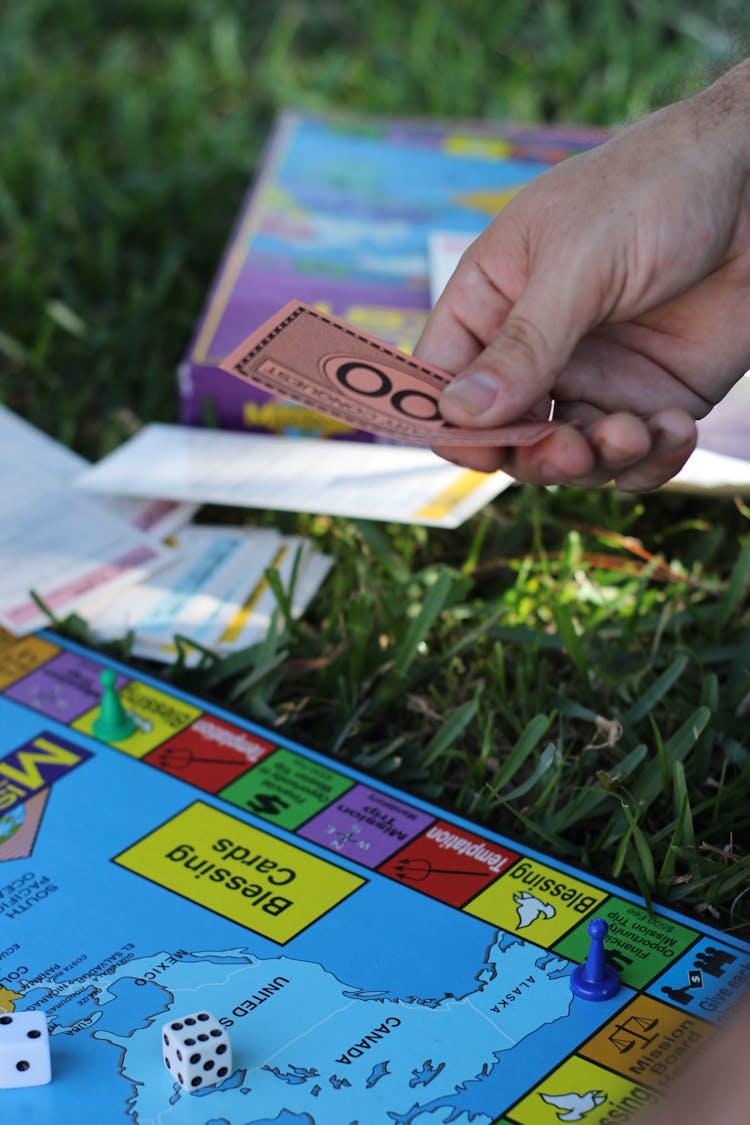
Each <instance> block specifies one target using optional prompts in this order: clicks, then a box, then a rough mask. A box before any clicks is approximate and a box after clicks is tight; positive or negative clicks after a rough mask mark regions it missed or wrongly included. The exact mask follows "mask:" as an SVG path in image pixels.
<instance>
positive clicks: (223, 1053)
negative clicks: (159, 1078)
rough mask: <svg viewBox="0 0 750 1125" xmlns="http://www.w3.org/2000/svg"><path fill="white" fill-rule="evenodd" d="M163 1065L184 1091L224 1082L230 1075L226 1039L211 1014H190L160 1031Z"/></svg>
mask: <svg viewBox="0 0 750 1125" xmlns="http://www.w3.org/2000/svg"><path fill="white" fill-rule="evenodd" d="M161 1038H162V1053H163V1055H164V1063H165V1066H166V1067H167V1069H168V1070H169V1072H170V1074H172V1075H173V1076H174V1077H175V1078H176V1079H177V1081H178V1082H179V1084H180V1085H181V1086H182V1087H183V1088H184V1089H185V1090H200V1089H201V1088H202V1087H204V1086H215V1085H216V1084H217V1083H218V1082H223V1081H224V1079H225V1078H226V1077H227V1075H228V1074H231V1072H232V1048H231V1045H230V1042H229V1036H228V1035H227V1033H226V1031H225V1030H224V1028H223V1027H222V1026H221V1024H220V1023H219V1021H218V1020H217V1019H215V1018H214V1016H212V1015H211V1013H210V1012H193V1013H192V1014H191V1015H189V1016H180V1018H179V1019H176V1020H170V1021H169V1023H165V1024H164V1026H163V1027H162V1029H161Z"/></svg>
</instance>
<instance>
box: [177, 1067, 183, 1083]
mask: <svg viewBox="0 0 750 1125" xmlns="http://www.w3.org/2000/svg"><path fill="white" fill-rule="evenodd" d="M177 1081H178V1082H179V1083H180V1085H181V1086H182V1083H183V1077H182V1075H181V1074H180V1072H179V1070H178V1071H177Z"/></svg>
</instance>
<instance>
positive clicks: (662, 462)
mask: <svg viewBox="0 0 750 1125" xmlns="http://www.w3.org/2000/svg"><path fill="white" fill-rule="evenodd" d="M696 440H697V429H696V425H695V421H694V419H693V418H691V417H690V415H689V414H686V413H685V412H684V411H682V410H664V411H659V412H657V413H656V414H654V415H652V417H651V418H649V419H645V420H644V419H642V418H637V417H636V416H635V415H633V414H627V413H624V412H620V413H617V414H608V415H604V416H601V417H599V418H598V419H596V420H594V421H592V422H590V423H589V424H588V425H587V426H586V427H585V428H581V429H577V428H575V427H573V426H563V427H561V428H560V429H559V430H555V431H554V433H552V434H550V435H549V436H548V437H546V438H544V439H543V440H542V441H540V442H537V443H536V444H535V445H530V446H524V447H522V448H518V449H484V448H481V447H478V446H472V447H461V448H456V447H455V446H453V447H450V448H445V447H443V448H437V449H436V450H435V452H437V453H439V454H440V455H441V456H442V457H444V458H445V459H446V460H449V461H452V462H453V463H455V464H459V465H464V466H466V467H467V468H470V469H476V470H478V471H479V472H486V473H489V472H494V471H495V470H497V469H501V468H502V469H504V470H505V471H506V472H507V473H509V474H510V475H511V476H513V477H515V478H516V480H518V481H523V482H524V483H526V484H536V485H549V484H567V485H572V486H575V487H577V488H595V487H599V486H601V485H604V484H608V483H609V482H610V481H614V483H615V485H616V487H617V488H619V489H620V490H621V491H623V492H647V491H650V490H651V489H654V488H659V487H660V486H661V485H662V484H664V483H665V482H666V481H668V480H670V479H671V478H672V477H673V476H675V474H676V473H678V472H679V471H680V469H681V468H682V466H683V465H684V464H685V462H686V461H687V459H688V457H689V456H690V454H691V453H692V451H693V449H694V448H695V444H696Z"/></svg>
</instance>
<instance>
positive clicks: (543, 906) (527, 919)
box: [513, 891, 555, 930]
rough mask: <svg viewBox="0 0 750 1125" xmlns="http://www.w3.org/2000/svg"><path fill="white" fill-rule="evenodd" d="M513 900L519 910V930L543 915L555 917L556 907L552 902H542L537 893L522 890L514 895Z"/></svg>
mask: <svg viewBox="0 0 750 1125" xmlns="http://www.w3.org/2000/svg"><path fill="white" fill-rule="evenodd" d="M513 901H514V902H515V904H516V910H517V911H518V925H517V926H516V929H517V930H522V929H523V928H524V927H525V926H530V925H531V923H532V922H535V921H536V920H537V918H541V917H542V916H543V917H545V918H554V916H555V908H554V906H553V905H552V903H551V902H542V901H541V899H538V898H537V897H536V895H531V894H529V892H528V891H521V892H520V893H519V894H517V895H513Z"/></svg>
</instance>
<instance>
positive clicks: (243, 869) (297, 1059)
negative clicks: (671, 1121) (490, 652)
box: [0, 634, 750, 1125]
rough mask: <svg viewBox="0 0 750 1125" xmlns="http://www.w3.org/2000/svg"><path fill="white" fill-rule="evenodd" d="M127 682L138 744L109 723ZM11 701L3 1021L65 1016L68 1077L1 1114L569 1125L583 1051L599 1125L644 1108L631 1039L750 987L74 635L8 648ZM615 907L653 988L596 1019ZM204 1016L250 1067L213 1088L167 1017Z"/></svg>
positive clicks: (729, 971)
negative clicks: (576, 989) (592, 931)
mask: <svg viewBox="0 0 750 1125" xmlns="http://www.w3.org/2000/svg"><path fill="white" fill-rule="evenodd" d="M63 655H64V656H65V660H64V661H61V656H63ZM55 662H56V663H55ZM109 667H113V668H115V669H116V670H117V671H118V672H119V673H120V676H119V677H118V681H117V682H118V690H119V691H120V698H121V699H122V701H123V704H124V706H125V708H126V709H127V710H128V711H129V712H130V713H131V714H132V716H133V719H134V722H135V725H136V733H135V734H134V735H133V736H131V738H129V739H124V740H122V742H120V743H117V744H115V745H108V744H106V743H104V742H101V741H99V740H98V739H96V738H94V737H92V735H91V734H90V733H88V732H89V731H90V730H91V729H92V724H93V720H94V718H95V708H94V709H93V710H92V708H91V698H92V691H93V692H94V697H95V695H96V691H97V690H100V689H99V688H98V687H97V686H96V685H98V683H99V681H98V676H99V674H100V672H101V670H102V669H104V668H109ZM92 685H93V686H92ZM0 686H1V687H2V694H0V1010H3V1011H6V1012H24V1011H44V1012H45V1013H46V1015H47V1019H48V1023H49V1027H50V1032H51V1049H52V1072H53V1080H52V1083H51V1084H50V1085H48V1086H39V1087H27V1088H25V1089H23V1090H9V1089H0V1120H2V1121H8V1122H14V1123H15V1122H20V1121H23V1122H24V1123H25V1125H53V1123H54V1125H59V1123H60V1122H62V1121H96V1122H97V1125H108V1123H110V1122H112V1123H113V1125H114V1123H118V1122H125V1123H127V1122H130V1123H131V1125H150V1123H152V1122H156V1121H158V1122H160V1123H161V1125H183V1123H184V1125H187V1123H188V1122H189V1123H190V1125H196V1123H199V1125H209V1123H211V1125H217V1123H220V1122H221V1123H224V1122H227V1123H230V1125H262V1123H264V1122H273V1123H275V1125H276V1123H282V1122H283V1123H285V1125H302V1123H305V1125H351V1123H352V1122H357V1123H358V1125H369V1123H373V1125H375V1123H380V1122H385V1123H387V1122H391V1121H392V1122H400V1123H403V1125H406V1123H411V1122H425V1123H426V1122H431V1121H443V1122H448V1121H461V1122H463V1121H466V1122H479V1123H487V1125H490V1123H491V1122H495V1121H496V1120H498V1119H499V1118H501V1117H502V1118H504V1119H505V1120H507V1121H510V1122H515V1123H517V1125H536V1123H537V1122H539V1125H545V1122H547V1121H549V1122H550V1125H552V1123H553V1122H554V1121H555V1120H557V1117H556V1112H557V1111H556V1110H555V1108H554V1105H552V1104H551V1103H547V1102H546V1101H545V1100H544V1090H545V1086H544V1083H545V1082H551V1086H549V1090H550V1096H552V1095H554V1096H558V1095H560V1094H563V1093H565V1090H564V1089H563V1090H560V1089H559V1088H558V1087H560V1084H561V1083H562V1082H563V1080H564V1076H565V1075H566V1073H567V1071H566V1070H565V1069H564V1068H565V1067H570V1065H571V1060H578V1062H577V1063H576V1065H578V1064H579V1063H580V1065H581V1066H585V1067H588V1068H589V1070H587V1071H586V1073H587V1074H588V1073H589V1072H590V1071H591V1070H592V1068H593V1071H594V1072H595V1073H596V1082H595V1086H596V1091H597V1094H596V1098H594V1099H593V1102H595V1103H596V1104H595V1108H594V1110H593V1111H592V1112H591V1113H590V1114H589V1116H588V1117H587V1121H589V1122H590V1123H593V1125H596V1122H597V1121H600V1120H601V1121H604V1120H606V1117H605V1116H604V1114H605V1112H606V1113H616V1112H619V1111H618V1109H617V1107H618V1105H619V1104H620V1103H622V1104H625V1099H626V1098H627V1097H630V1098H631V1099H632V1098H633V1097H634V1095H633V1092H632V1089H631V1088H630V1087H632V1085H633V1084H632V1083H631V1082H630V1077H629V1074H628V1071H627V1067H626V1066H624V1065H623V1068H622V1070H621V1071H620V1073H619V1075H618V1074H617V1073H616V1067H615V1068H614V1069H613V1066H612V1064H611V1062H610V1061H608V1056H606V1050H605V1048H606V1042H607V1041H609V1042H610V1043H611V1042H612V1033H611V1032H610V1030H609V1025H610V1024H613V1026H614V1024H616V1026H617V1027H619V1028H626V1029H630V1028H632V1027H634V1026H636V1025H635V1024H634V1023H633V1020H635V1019H638V1020H639V1021H640V1022H639V1023H638V1024H637V1026H638V1027H639V1028H643V1027H645V1026H646V1023H647V1022H649V1021H650V1022H651V1023H652V1024H653V1021H654V1020H655V1021H656V1023H655V1024H653V1026H654V1027H656V1029H657V1030H656V1031H654V1030H653V1029H652V1028H650V1029H649V1035H648V1037H647V1036H646V1035H645V1034H643V1035H642V1038H643V1040H644V1041H645V1040H646V1039H647V1038H648V1041H649V1044H650V1049H651V1050H654V1047H653V1036H655V1035H656V1034H658V1025H659V1021H660V1020H661V1021H662V1022H663V1024H664V1027H665V1029H667V1030H668V1029H669V1028H672V1027H673V1025H674V1024H675V1021H676V1020H679V1021H682V1023H685V1021H688V1022H689V1023H690V1034H691V1036H692V1035H693V1034H694V1035H696V1036H697V1037H698V1038H699V1037H700V1035H701V1034H702V1030H703V1029H705V1030H706V1031H707V1030H708V1029H709V1028H710V1027H711V1026H712V1023H714V1022H715V1021H716V1020H719V1019H722V1018H724V1015H725V1013H726V1011H727V1010H728V1009H729V1007H730V1006H731V1003H732V1001H733V1000H734V998H735V996H736V995H738V994H739V992H741V991H742V989H743V987H744V985H745V982H746V978H747V977H748V976H749V975H750V949H748V947H747V946H744V945H742V944H740V943H738V942H736V941H728V940H727V939H726V937H724V936H723V935H721V934H720V933H717V932H716V931H712V930H710V929H708V928H706V927H703V926H702V925H700V924H699V923H696V922H694V921H692V920H688V919H685V918H680V917H678V916H677V915H675V914H672V913H671V912H669V911H661V912H659V916H658V919H656V920H653V919H651V920H650V916H649V914H648V912H647V911H646V910H645V907H644V906H643V904H642V903H640V902H639V900H638V898H637V897H636V896H632V895H628V894H627V893H626V892H623V891H622V890H620V889H619V888H614V887H609V886H607V885H605V884H603V883H602V882H600V881H598V880H596V879H595V878H593V877H592V876H591V875H589V874H588V873H585V872H582V871H578V870H576V869H574V868H571V867H570V866H568V865H564V864H560V863H557V862H556V861H555V860H554V858H553V857H549V856H543V855H541V854H539V853H537V852H533V851H530V850H529V849H527V848H522V847H521V846H520V845H518V844H516V843H514V842H513V841H510V840H506V839H503V838H501V837H499V836H496V835H494V834H492V833H489V832H487V831H485V830H483V829H480V828H478V827H477V826H475V825H471V824H469V823H468V822H465V821H462V820H460V819H458V818H449V817H446V815H445V814H444V813H443V812H442V811H441V810H438V809H436V808H433V807H431V806H430V805H429V804H426V803H425V802H422V801H419V800H416V799H413V798H411V797H408V796H406V795H405V794H403V793H399V792H398V791H396V790H394V789H392V788H389V787H388V786H384V785H381V784H380V783H378V782H376V781H373V780H372V779H370V778H366V777H363V776H362V775H360V774H358V773H357V772H356V771H352V770H349V769H347V768H346V767H344V766H341V765H340V764H338V763H333V762H331V761H329V760H328V759H326V758H325V756H323V755H321V754H316V753H314V752H313V751H310V750H307V749H305V748H303V747H301V746H298V745H296V744H293V743H291V742H289V741H287V740H284V739H282V738H280V737H279V736H278V735H277V734H275V733H274V732H271V731H268V730H264V729H263V728H260V727H258V726H257V725H254V724H251V723H248V722H245V721H244V720H241V719H238V718H237V717H235V716H232V715H230V714H229V713H227V712H225V711H219V710H217V709H216V708H213V707H211V706H209V705H208V704H206V703H204V702H203V701H201V700H200V699H197V698H193V697H190V696H187V695H185V694H184V693H180V692H178V691H176V690H175V689H173V688H172V687H169V686H167V685H165V684H163V683H161V682H159V681H157V680H154V679H150V678H149V677H146V676H143V675H142V674H141V673H139V672H138V673H136V672H135V671H133V670H132V669H130V668H128V667H127V666H126V665H117V664H115V663H113V662H110V661H108V660H105V659H103V658H102V657H100V656H99V655H98V654H95V653H92V652H89V651H87V650H85V649H82V648H80V647H78V646H76V645H73V644H71V643H69V642H67V641H63V640H61V639H60V638H58V637H55V636H54V635H51V634H50V635H45V636H44V637H43V638H41V639H40V638H26V639H24V640H23V641H11V640H10V639H7V640H5V641H4V642H1V641H0ZM53 688H54V690H53ZM84 689H85V690H84ZM60 716H64V721H63V720H62V719H61V718H60ZM251 807H254V808H256V809H259V810H260V814H256V813H253V812H251V811H250V808H251ZM284 904H286V905H284ZM608 904H614V905H613V906H612V907H611V909H612V910H615V909H616V910H617V911H618V912H619V914H620V915H622V914H623V904H624V905H625V906H627V908H628V910H631V909H632V910H633V911H635V914H633V915H632V916H633V917H634V918H637V920H638V922H637V926H635V925H634V932H633V938H632V941H633V943H634V946H633V948H632V949H631V948H630V946H628V948H629V949H630V953H631V954H632V955H633V956H632V957H631V962H632V961H633V960H634V959H635V960H636V961H637V960H638V959H639V958H640V962H641V963H640V965H639V967H638V971H639V973H640V977H639V983H638V984H637V986H635V987H632V986H629V985H628V984H627V983H624V984H623V985H622V986H621V988H620V989H619V991H618V992H617V994H616V995H615V996H613V997H611V998H609V999H606V1000H603V1001H601V1002H597V1003H590V1002H586V1001H585V1000H581V999H579V998H577V997H575V996H574V995H573V993H572V991H571V987H570V976H571V972H572V971H573V969H574V968H575V961H573V960H570V959H569V958H570V957H571V956H572V955H571V953H570V952H569V946H570V943H571V942H573V943H575V941H576V940H577V939H576V937H575V935H576V933H577V930H578V929H581V928H583V929H585V927H586V925H587V923H588V921H590V918H591V917H593V916H594V915H596V914H598V913H600V912H606V910H607V908H608ZM627 916H628V917H630V916H631V915H630V914H628V915H627ZM652 931H653V933H657V934H658V935H659V941H655V940H653V936H652ZM665 934H666V935H667V939H668V940H667V939H665V938H664V935H665ZM670 942H671V945H670ZM639 943H640V944H639ZM555 947H559V948H557V949H556V948H555ZM662 949H665V950H666V952H665V953H664V957H663V959H661V960H660V952H659V951H660V950H662ZM563 950H565V952H563ZM582 959H583V958H580V960H582ZM625 975H627V974H625ZM639 1004H640V1005H643V1004H647V1005H648V1013H647V1014H648V1021H647V1020H646V1016H645V1015H643V1013H642V1012H641V1009H640V1008H639V1007H638V1005H639ZM199 1009H205V1010H207V1011H209V1012H211V1013H212V1014H213V1015H214V1016H215V1017H216V1018H217V1019H219V1020H220V1021H221V1023H222V1024H223V1026H224V1027H225V1028H226V1029H227V1030H228V1033H229V1036H230V1038H231V1042H232V1048H233V1065H232V1069H231V1074H230V1075H229V1077H227V1078H226V1079H225V1080H224V1081H223V1082H222V1083H221V1084H220V1085H218V1086H214V1087H209V1086H206V1087H204V1088H203V1089H200V1090H197V1091H194V1092H188V1091H186V1090H184V1089H182V1088H181V1087H180V1086H179V1085H178V1084H177V1083H176V1082H175V1079H174V1076H173V1075H172V1074H170V1073H169V1072H168V1071H167V1070H166V1068H165V1067H164V1065H163V1063H162V1059H161V1045H160V1041H161V1026H162V1024H163V1023H164V1022H166V1021H167V1020H173V1019H175V1018H177V1017H179V1016H181V1015H184V1014H185V1013H188V1012H194V1011H196V1010H199ZM644 1010H645V1009H644ZM639 1013H640V1014H639ZM613 1021H614V1023H613ZM665 1033H666V1032H665ZM623 1034H625V1033H624V1032H622V1031H620V1038H621V1039H622V1035H623ZM670 1034H672V1035H674V1032H673V1031H672V1032H670ZM600 1039H601V1043H602V1044H604V1046H601V1045H600V1043H599V1040H600ZM615 1041H617V1040H616V1037H615ZM602 1052H605V1053H604V1054H602ZM630 1057H631V1056H628V1058H630ZM584 1060H585V1061H584ZM560 1068H563V1069H560ZM576 1073H577V1072H576ZM592 1081H593V1079H592ZM629 1083H630V1086H629V1085H628V1084H629ZM635 1085H636V1086H637V1088H638V1090H639V1091H640V1095H639V1096H640V1097H641V1098H643V1099H647V1098H650V1097H652V1096H658V1092H659V1081H657V1080H655V1079H654V1078H653V1076H652V1075H650V1073H649V1071H648V1067H647V1066H646V1063H644V1065H643V1067H642V1068H641V1071H640V1075H639V1079H638V1082H637V1083H636V1084H635ZM592 1089H593V1086H592ZM535 1091H538V1092H539V1093H540V1094H542V1096H541V1097H539V1098H538V1104H537V1102H536V1101H535V1102H534V1103H533V1106H534V1108H533V1112H532V1111H530V1110H529V1109H528V1105H529V1096H530V1094H531V1093H533V1092H535ZM628 1091H630V1092H628ZM578 1092H579V1093H585V1091H580V1090H579V1091H578ZM534 1097H536V1094H534ZM597 1099H599V1100H597ZM601 1099H604V1101H601ZM618 1099H619V1101H618ZM530 1112H532V1116H529V1114H530ZM613 1119H614V1118H613Z"/></svg>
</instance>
